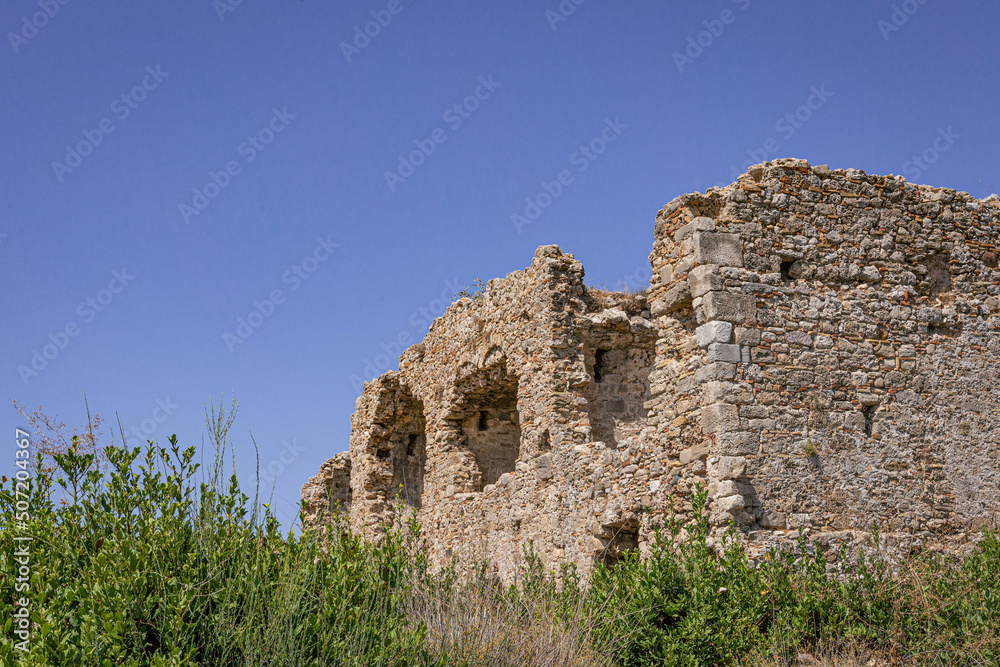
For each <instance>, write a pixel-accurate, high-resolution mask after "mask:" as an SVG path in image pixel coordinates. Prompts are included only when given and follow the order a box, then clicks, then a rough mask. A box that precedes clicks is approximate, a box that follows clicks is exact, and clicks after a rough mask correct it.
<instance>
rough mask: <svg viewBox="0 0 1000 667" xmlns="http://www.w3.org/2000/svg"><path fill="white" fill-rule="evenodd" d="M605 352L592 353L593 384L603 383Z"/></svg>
mask: <svg viewBox="0 0 1000 667" xmlns="http://www.w3.org/2000/svg"><path fill="white" fill-rule="evenodd" d="M606 351H607V350H597V351H596V352H594V382H604V353H605V352H606Z"/></svg>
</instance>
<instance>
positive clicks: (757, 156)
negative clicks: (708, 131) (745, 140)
mask: <svg viewBox="0 0 1000 667" xmlns="http://www.w3.org/2000/svg"><path fill="white" fill-rule="evenodd" d="M809 92H810V95H809V97H807V98H806V101H805V102H803V103H802V104H800V105H799V106H797V107H795V109H793V110H792V111H789V112H788V113H786V114H785V115H784V116H781V117H780V118H778V120H777V122H775V124H774V131H775V132H778V133H779V134H780V135H781V139H782V140H783V141H788V140H790V139H791V138H792V137H794V136H795V133H796V132H798V131H799V130H800V129H802V127H803V126H804V125H805V124H806V123H807V122H809V120H810V119H811V118H812V116H813V113H815V112H816V111H819V110H820V109H822V108H823V105H824V104H826V103H827V100H829V99H830V98H831V97H833V93H832V92H831V91H829V90H827V88H826V84H825V83H824V84H820V86H819V87H818V88H817V87H816V86H810V87H809ZM779 150H781V143H780V142H779V141H778V140H777V139H776V138H774V137H769V138H767V139H765V140H764V143H763V145H762V146H761V147H760V148H748V149H747V155H749V156H750V159H749V160H747V161H745V162H743V164H741V165H740V166H739V167H738V168H737V167H731V169H732V173H731V174H730V180H731V181H735V180H736V179H737V178H739V176H740V174H742V173H744V172H745V171H746V170H747V168H749V167H751V166H753V165H755V164H757V163H759V162H765V161H767V160H768V159H770V157H771V156H772V155H774V154H775V153H777V152H778V151H779Z"/></svg>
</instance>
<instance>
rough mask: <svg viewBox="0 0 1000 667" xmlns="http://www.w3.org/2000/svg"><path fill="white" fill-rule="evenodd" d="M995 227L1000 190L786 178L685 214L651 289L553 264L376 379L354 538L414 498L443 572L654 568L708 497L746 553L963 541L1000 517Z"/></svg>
mask: <svg viewBox="0 0 1000 667" xmlns="http://www.w3.org/2000/svg"><path fill="white" fill-rule="evenodd" d="M998 220H1000V201H998V200H997V199H996V198H991V199H989V200H984V201H979V200H976V199H974V198H972V197H970V196H969V195H968V194H965V193H956V192H954V191H951V190H944V189H935V188H928V187H925V186H913V185H910V184H907V183H906V182H905V181H904V180H903V179H902V178H886V177H879V176H869V175H866V174H864V173H863V172H860V171H856V170H847V171H840V170H834V171H831V170H829V169H827V168H825V167H815V168H814V167H810V166H809V165H807V164H806V163H804V162H801V161H796V160H784V161H779V162H776V163H765V164H764V165H760V166H757V167H754V168H751V169H750V171H749V172H748V173H747V174H746V175H744V176H742V177H741V178H740V180H739V181H738V182H737V183H734V184H733V185H730V186H727V187H726V188H713V189H710V190H709V191H708V192H707V193H705V194H693V195H684V196H682V197H679V198H677V199H675V200H674V201H673V202H671V203H670V204H668V205H667V206H666V207H665V208H664V209H663V210H662V211H661V212H660V213H659V215H658V216H657V220H656V227H655V241H654V246H653V250H652V253H651V254H650V262H651V265H652V269H653V277H652V279H651V284H650V288H649V290H648V292H647V293H646V294H641V295H626V294H608V293H604V292H599V291H596V290H590V289H588V288H586V287H585V286H584V283H583V275H584V274H583V268H582V266H581V265H580V263H579V262H577V261H576V260H575V259H574V258H573V256H572V255H567V254H563V253H562V252H561V251H560V250H559V249H558V248H556V247H555V246H544V247H542V248H539V250H538V252H537V253H536V255H535V258H534V260H533V261H532V264H531V266H530V267H528V268H527V269H526V270H524V271H517V272H514V273H512V274H510V275H508V276H507V277H506V278H503V279H497V280H491V281H490V282H489V283H488V285H487V287H486V289H485V291H484V292H483V293H482V294H480V295H477V296H476V297H474V298H466V299H461V300H459V301H457V302H456V303H455V304H453V306H452V307H451V308H449V309H448V311H447V312H446V313H445V314H444V315H443V316H442V317H440V318H438V319H437V320H435V321H434V323H433V324H432V326H431V330H430V332H429V333H428V334H427V336H426V337H425V339H424V340H423V342H422V343H420V344H418V345H415V346H413V347H411V348H410V349H408V350H407V351H406V352H405V353H404V354H403V356H402V357H401V358H400V370H399V371H398V372H391V373H387V374H385V375H383V376H382V377H380V378H378V379H376V380H374V381H372V382H370V383H367V384H366V385H365V390H364V393H363V394H362V396H361V397H360V398H359V399H358V404H357V411H356V412H355V414H354V417H353V418H352V435H351V447H350V473H349V474H350V487H351V494H352V496H351V505H350V517H351V525H352V527H353V529H354V530H357V531H361V532H364V533H365V534H367V535H368V536H370V537H373V538H376V539H377V537H378V535H379V534H380V531H381V530H382V527H383V526H384V525H385V523H386V522H388V521H390V520H391V518H392V516H393V503H394V500H395V499H397V498H399V500H400V501H402V502H403V503H405V504H406V505H408V506H409V507H410V508H412V509H414V510H416V512H417V515H418V517H419V519H420V521H421V523H422V526H423V529H424V532H425V535H426V536H427V537H428V541H429V542H428V543H429V546H430V549H431V556H432V560H433V561H434V562H436V563H439V564H441V563H444V562H446V561H447V559H448V558H450V557H452V556H458V557H485V556H488V557H489V558H490V559H491V560H492V561H493V562H494V563H495V564H496V566H497V569H498V572H499V574H500V575H501V576H502V577H503V578H504V579H507V580H509V579H510V578H512V577H513V575H514V573H515V572H516V568H517V566H518V563H519V561H520V558H521V548H522V545H523V544H524V543H525V542H527V541H528V540H531V541H533V543H534V546H535V548H536V550H537V551H538V552H539V555H540V556H541V557H542V559H543V560H544V561H545V562H546V563H549V564H550V565H552V566H553V567H555V566H556V565H557V564H558V563H560V562H563V561H566V560H569V561H572V562H575V563H577V564H579V565H580V566H581V567H582V569H583V570H584V572H585V573H586V571H587V569H588V568H589V567H590V566H591V565H592V564H593V563H594V562H597V561H603V562H605V563H613V562H614V561H615V560H617V558H619V557H620V556H621V554H622V553H623V552H624V551H626V550H628V549H633V548H638V549H639V550H640V551H642V552H643V553H646V552H648V549H649V546H650V543H651V540H652V539H653V535H654V533H655V531H656V530H657V529H658V528H660V527H662V526H663V525H664V523H665V522H666V521H667V520H668V519H669V518H671V517H672V516H674V515H675V514H674V513H675V512H679V514H680V516H681V517H682V518H683V517H685V516H689V512H690V509H691V504H690V503H691V495H692V492H693V490H694V488H695V486H696V485H703V486H704V487H705V488H707V489H708V491H709V494H710V502H709V511H710V514H711V520H712V522H713V524H714V525H715V526H716V528H715V530H716V531H717V532H721V531H722V530H723V528H724V527H725V525H726V524H727V523H728V522H729V521H731V520H735V521H736V522H737V524H738V525H739V526H740V528H741V530H742V531H743V535H744V536H745V539H746V540H747V541H748V543H749V544H750V546H751V548H752V551H753V549H756V548H758V547H759V548H763V547H765V546H768V545H770V544H773V543H774V541H775V540H780V539H784V538H786V537H788V536H790V535H792V534H793V533H794V532H795V531H796V529H798V528H803V529H805V530H806V532H807V533H809V534H810V535H811V536H812V538H813V539H814V540H815V541H816V542H817V543H818V544H821V545H829V544H831V543H832V542H833V541H835V540H837V539H845V540H848V541H852V540H853V541H859V540H860V541H863V540H864V539H865V535H866V531H867V530H869V529H870V528H871V526H872V523H873V522H876V523H878V524H879V525H880V529H881V530H882V531H883V533H884V534H888V535H890V536H892V537H893V539H897V541H898V540H902V541H904V542H905V541H909V542H911V543H912V542H913V541H914V540H916V541H918V542H921V543H925V544H928V543H934V544H937V543H948V544H952V545H954V544H958V543H962V542H963V541H964V540H967V539H968V538H969V536H970V535H971V534H972V533H973V532H975V531H978V530H979V529H980V528H981V527H982V526H984V525H988V524H995V523H996V521H997V518H998V516H1000V460H998V452H1000V383H998V382H997V380H998V379H1000V271H998V269H997V256H996V255H997V245H998V244H1000V225H998ZM341 476H342V475H341ZM327 477H329V475H328V476H327ZM315 479H316V478H314V480H315ZM312 482H313V480H310V483H312ZM311 488H312V487H310V486H309V485H307V489H311ZM306 495H307V493H306V489H304V497H305V496H306ZM308 495H309V496H310V498H312V499H313V500H312V502H310V505H309V506H310V508H311V507H313V505H316V504H317V501H316V500H315V499H316V498H319V497H320V496H321V495H322V494H320V493H318V492H316V491H313V490H309V492H308ZM328 495H329V494H328ZM314 515H315V512H313V514H312V515H310V514H308V513H307V520H309V519H310V516H314Z"/></svg>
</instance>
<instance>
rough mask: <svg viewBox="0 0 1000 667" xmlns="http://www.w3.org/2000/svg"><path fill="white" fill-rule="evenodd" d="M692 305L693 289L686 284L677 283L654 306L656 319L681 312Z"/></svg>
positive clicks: (653, 310) (653, 312) (653, 311)
mask: <svg viewBox="0 0 1000 667" xmlns="http://www.w3.org/2000/svg"><path fill="white" fill-rule="evenodd" d="M690 303H691V288H690V287H688V284H687V283H686V282H681V283H677V284H676V285H674V286H673V287H671V288H670V289H668V290H667V291H666V292H665V293H664V294H663V296H662V297H660V298H659V299H657V300H656V302H655V303H654V304H653V308H652V314H653V316H654V317H659V316H660V315H665V314H666V313H670V312H673V311H675V310H680V309H681V308H684V307H685V306H687V305H689V304H690Z"/></svg>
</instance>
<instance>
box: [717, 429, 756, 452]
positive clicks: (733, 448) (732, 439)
mask: <svg viewBox="0 0 1000 667" xmlns="http://www.w3.org/2000/svg"><path fill="white" fill-rule="evenodd" d="M715 442H716V445H717V446H718V450H719V453H721V454H723V455H725V456H746V455H748V454H756V453H758V452H759V451H760V433H758V432H756V431H735V432H720V433H717V434H716V436H715Z"/></svg>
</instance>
